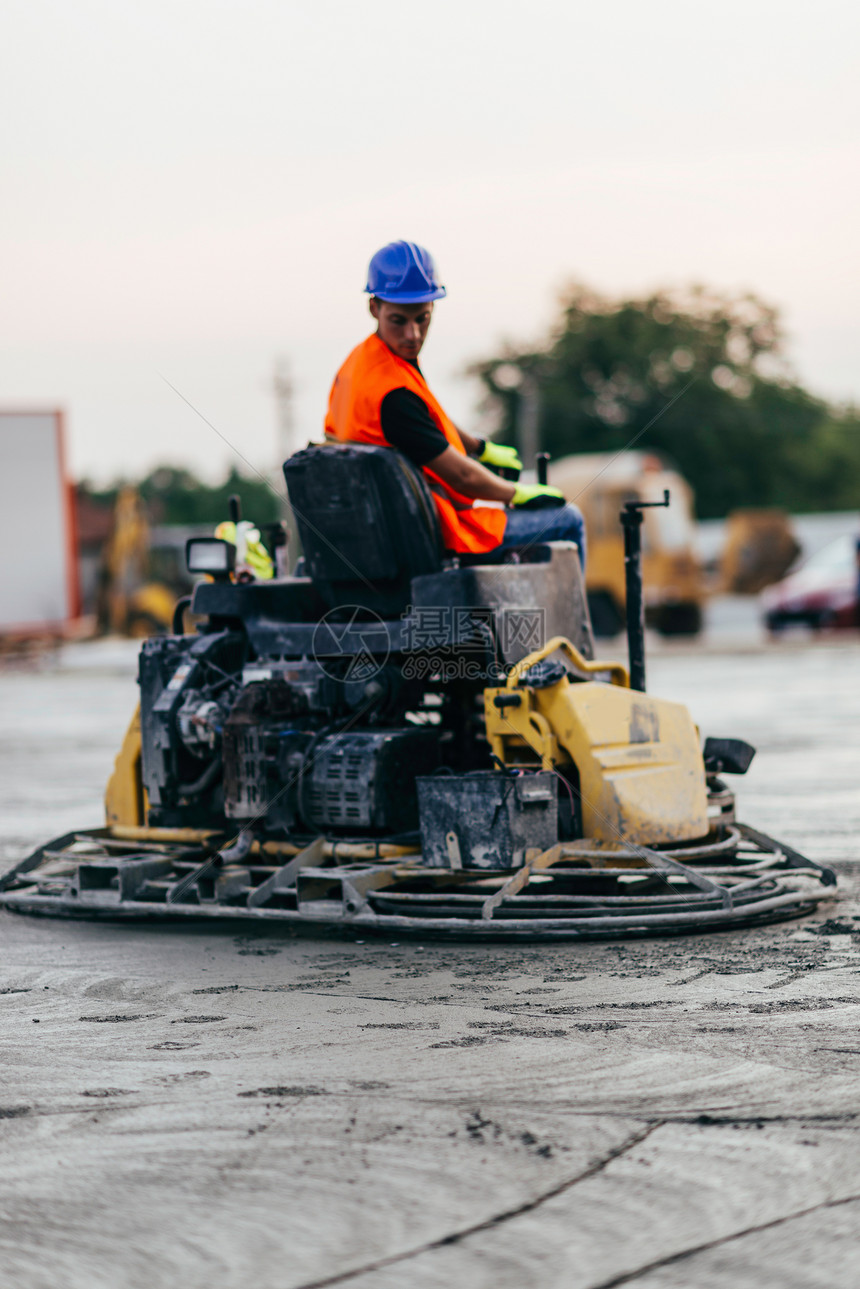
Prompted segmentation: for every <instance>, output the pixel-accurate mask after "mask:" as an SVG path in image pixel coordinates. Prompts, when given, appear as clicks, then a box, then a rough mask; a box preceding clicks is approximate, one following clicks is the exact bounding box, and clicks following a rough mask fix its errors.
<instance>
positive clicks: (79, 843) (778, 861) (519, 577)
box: [0, 445, 836, 939]
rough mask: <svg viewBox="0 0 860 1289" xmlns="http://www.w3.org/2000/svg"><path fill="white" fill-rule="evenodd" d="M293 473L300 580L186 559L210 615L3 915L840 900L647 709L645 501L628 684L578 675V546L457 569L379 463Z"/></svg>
mask: <svg viewBox="0 0 860 1289" xmlns="http://www.w3.org/2000/svg"><path fill="white" fill-rule="evenodd" d="M284 470H285V475H286V478H287V483H288V486H289V488H290V496H291V502H292V505H293V508H294V511H295V516H296V520H297V524H298V529H299V532H300V534H301V538H302V543H303V548H304V561H305V564H304V569H303V570H302V571H301V572H300V573H299V575H298V576H293V577H290V578H282V579H275V580H273V581H271V582H267V583H253V582H250V583H244V582H243V581H242V580H241V577H242V573H241V569H240V570H239V571H238V573H237V571H236V570H235V569H234V567H233V564H234V559H233V552H232V548H231V549H226V548H225V544H224V543H223V542H219V543H215V542H214V541H213V542H212V543H211V545H209V544H207V543H206V542H205V541H202V542H201V541H200V539H198V540H197V541H196V543H195V544H194V549H193V550H190V552H189V554H190V560H189V562H190V564H192V565H194V566H195V567H196V569H197V571H207V572H208V573H209V574H210V579H211V580H209V581H206V582H203V583H200V584H199V585H198V586H197V589H196V591H195V594H194V602H193V611H194V613H195V615H197V616H198V618H199V619H200V620H201V621H200V625H199V626H198V628H197V631H196V634H195V635H193V636H177V635H174V636H170V637H166V638H162V639H157V640H149V641H146V642H145V643H144V644H143V646H142V649H141V655H140V668H139V684H140V689H141V705H140V711H139V714H136V715H135V718H134V719H133V721H132V724H131V726H130V728H129V731H128V734H127V736H126V738H125V741H124V743H123V746H122V748H121V749H120V753H119V755H118V757H117V762H116V768H115V771H114V774H113V776H112V778H111V781H110V783H109V785H108V791H107V796H106V816H107V820H106V826H105V827H103V828H98V829H90V830H86V831H82V832H76V833H72V834H68V835H66V836H64V837H61V838H59V839H57V840H55V841H54V842H51V843H49V844H47V845H46V846H43V847H40V848H39V849H38V850H37V851H35V852H34V854H32V855H31V856H29V857H28V858H27V859H25V860H24V861H23V862H22V863H21V864H19V865H18V866H17V868H15V869H13V870H12V871H11V872H10V873H8V874H7V875H6V876H5V878H4V879H3V880H2V882H0V903H3V904H5V905H6V907H8V908H10V909H17V910H19V911H21V912H29V913H49V914H53V915H60V916H89V917H113V918H115V917H120V918H122V917H164V916H182V917H188V916H194V917H201V916H202V917H216V918H225V917H226V918H247V919H268V920H272V921H283V922H291V923H294V924H307V925H311V926H340V927H352V928H354V929H355V930H360V931H361V932H362V933H364V932H366V931H373V930H377V931H380V932H383V933H388V932H391V931H395V930H396V931H397V933H398V934H403V933H406V932H410V931H411V932H415V933H417V934H420V935H421V936H427V935H455V936H472V937H474V936H478V937H493V938H517V937H530V938H534V937H545V938H568V939H577V938H592V937H596V936H601V937H602V936H618V935H624V936H629V935H643V934H655V933H660V934H665V933H671V932H679V931H680V932H683V931H689V930H691V929H700V930H701V929H716V928H720V927H726V926H737V925H742V924H749V923H751V922H757V921H763V920H772V919H775V918H781V917H787V916H799V915H800V914H803V913H806V912H809V911H810V910H812V909H813V908H814V907H815V906H816V904H817V903H818V902H819V901H820V900H823V899H828V898H832V896H833V894H834V888H835V883H836V878H835V875H834V874H833V872H832V871H831V870H829V869H826V868H822V867H821V866H820V865H817V864H815V863H814V862H813V861H811V860H808V859H805V858H804V857H803V856H801V855H799V854H798V853H797V852H795V851H794V850H793V849H792V848H791V847H789V846H786V845H784V844H781V843H778V842H775V841H773V840H772V839H771V838H769V837H766V836H765V835H764V834H762V833H759V832H756V831H755V830H754V829H751V828H749V827H747V826H745V825H743V824H739V823H737V822H736V821H735V819H734V798H733V795H732V794H731V792H730V791H729V790H728V789H727V788H726V786H725V783H724V782H723V779H722V777H721V776H722V774H724V773H743V772H744V771H745V769H746V768H747V766H748V764H749V761H750V760H751V758H752V749H751V748H749V747H748V746H747V745H745V744H742V743H739V742H738V741H737V740H709V741H708V742H707V743H706V744H705V748H704V751H702V749H701V748H700V745H699V736H698V731H697V730H696V729H695V727H694V725H693V723H692V720H691V718H690V716H689V713H688V712H687V711H686V709H685V708H683V707H681V706H680V705H679V704H676V703H669V702H666V701H665V700H661V699H659V698H655V697H653V696H652V695H650V694H646V693H645V692H644V688H645V660H644V648H643V644H642V642H643V639H644V634H643V633H644V627H643V621H642V615H643V608H642V603H643V601H642V585H641V561H640V557H639V551H638V546H637V538H638V531H639V526H640V524H641V509H642V505H643V503H636V502H634V503H630V504H629V505H628V507H627V508H626V510H625V515H624V516H623V517H622V518H623V522H624V527H625V551H626V564H627V576H628V628H629V642H630V660H631V674H628V670H627V668H626V667H625V666H623V665H622V664H621V663H617V662H604V661H599V660H595V659H594V656H593V640H592V634H591V627H590V622H589V618H588V608H587V603H586V599H585V592H584V587H583V580H582V575H581V569H580V564H579V556H578V552H577V550H576V548H575V547H574V546H571V545H569V544H566V543H548V544H540V543H537V544H535V545H533V546H532V547H531V548H530V549H528V550H521V551H519V552H516V553H515V554H514V555H513V556H511V557H508V561H507V562H505V563H501V564H492V563H490V562H489V561H488V560H487V559H486V558H480V559H475V558H472V559H466V558H464V557H451V556H450V554H447V553H446V552H444V551H443V550H442V548H441V542H440V538H439V533H438V525H437V524H436V521H435V511H434V507H433V503H432V497H431V496H430V494H429V492H428V490H427V487H426V484H425V482H424V479H423V476H422V475H421V474H420V472H417V471H415V470H413V469H412V468H411V467H410V466H409V464H408V463H407V462H406V461H405V460H404V459H403V458H402V457H401V456H400V455H399V454H398V453H396V452H394V451H393V450H391V449H388V448H372V447H365V446H357V445H337V446H335V445H325V446H319V447H312V448H309V449H306V450H305V451H304V452H300V453H297V454H296V456H295V457H292V458H291V459H290V460H289V461H288V462H287V463H286V464H285V467H284ZM207 560H208V563H207ZM631 682H632V683H631Z"/></svg>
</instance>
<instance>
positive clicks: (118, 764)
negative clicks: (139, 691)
mask: <svg viewBox="0 0 860 1289" xmlns="http://www.w3.org/2000/svg"><path fill="white" fill-rule="evenodd" d="M145 822H146V791H145V789H144V786H143V780H142V777H141V738H140V706H139V705H138V707H137V709H136V710H135V713H134V716H132V718H131V723H130V724H129V727H128V729H127V730H126V732H125V738H124V739H123V741H122V746H121V748H120V750H119V752H118V753H117V756H116V759H115V761H114V765H113V773H112V774H111V776H110V778H109V779H108V782H107V788H106V789H105V823H106V824H107V826H108V828H114V827H122V826H126V827H134V826H140V825H142V824H144V823H145Z"/></svg>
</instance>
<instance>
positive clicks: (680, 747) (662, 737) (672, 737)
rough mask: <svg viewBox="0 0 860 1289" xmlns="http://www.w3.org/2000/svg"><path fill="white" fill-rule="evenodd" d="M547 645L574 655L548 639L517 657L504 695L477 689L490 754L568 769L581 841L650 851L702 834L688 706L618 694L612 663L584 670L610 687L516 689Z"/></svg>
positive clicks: (701, 793)
mask: <svg viewBox="0 0 860 1289" xmlns="http://www.w3.org/2000/svg"><path fill="white" fill-rule="evenodd" d="M556 647H561V648H565V651H566V652H568V653H570V654H576V651H575V650H574V649H573V648H572V646H570V645H568V642H567V641H551V642H550V645H549V646H547V648H546V649H543V650H541V651H540V654H539V655H537V654H533V655H531V656H530V658H527V659H524V661H523V663H521V664H520V666H519V667H518V668H517V672H516V673H515V674H512V675H511V677H510V678H509V680H508V684H507V686H505V688H502V689H486V690H485V691H484V705H485V712H486V720H487V737H488V739H489V741H490V747H491V749H492V751H493V753H494V754H495V755H496V756H497V757H499V758H500V760H502V761H503V762H504V763H505V764H506V765H510V766H515V765H529V766H532V767H534V765H535V764H536V763H537V762H539V763H540V764H541V767H542V768H543V769H545V770H552V769H559V770H561V771H562V772H564V769H565V766H569V765H570V764H571V763H572V764H573V765H574V766H575V767H576V770H577V772H578V776H579V790H580V796H581V801H582V823H583V832H584V834H585V836H586V837H588V838H592V839H594V840H596V841H601V842H606V843H610V844H612V845H615V846H617V845H618V844H619V843H623V842H627V843H638V844H639V845H643V846H653V845H659V844H666V843H671V842H679V841H689V840H692V839H694V838H700V837H704V836H705V835H706V834H707V832H708V803H707V789H706V779H705V767H704V763H703V760H702V753H701V750H700V748H699V737H698V732H697V730H696V727H695V725H694V724H693V721H692V718H691V716H690V714H689V712H688V711H687V709H686V708H685V707H683V706H682V705H681V704H680V703H672V702H667V701H666V700H664V699H660V698H652V697H651V696H650V695H648V694H642V693H639V692H638V691H636V690H632V689H629V688H627V686H626V684H625V683H624V682H625V679H626V677H625V675H624V669H623V668H622V667H621V666H620V665H619V664H609V663H604V664H596V663H591V664H589V665H588V668H587V670H588V671H595V670H597V669H598V668H599V667H601V666H602V667H604V668H606V669H607V670H612V671H613V672H614V673H615V675H616V677H617V676H619V675H620V676H621V680H620V683H618V680H617V679H616V683H615V684H611V685H610V684H606V683H605V682H601V681H590V680H584V681H577V680H570V679H569V678H568V677H567V676H564V677H563V678H562V679H560V680H558V681H557V682H556V683H555V684H551V685H548V686H546V687H544V688H532V687H530V686H529V685H527V684H518V683H517V680H518V676H519V675H522V674H523V672H524V671H525V670H526V668H527V667H528V666H531V665H533V664H534V662H536V661H538V660H539V657H546V656H547V655H548V654H549V653H550V652H552V651H553V649H554V648H556ZM579 662H580V663H581V662H582V659H579ZM517 699H518V700H519V702H517V701H516V700H517Z"/></svg>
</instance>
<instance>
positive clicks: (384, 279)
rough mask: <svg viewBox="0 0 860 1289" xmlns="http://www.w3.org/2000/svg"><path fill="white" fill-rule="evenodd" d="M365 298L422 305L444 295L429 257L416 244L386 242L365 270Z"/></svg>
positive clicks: (433, 264) (444, 292)
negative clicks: (366, 296) (370, 297)
mask: <svg viewBox="0 0 860 1289" xmlns="http://www.w3.org/2000/svg"><path fill="white" fill-rule="evenodd" d="M364 289H365V291H366V292H367V293H368V295H375V296H376V298H377V299H378V300H390V301H392V302H396V303H397V304H423V303H424V302H425V301H426V300H441V299H442V297H443V296H444V295H445V294H446V291H445V288H444V286H442V284H441V283H440V281H439V275H438V273H437V270H436V265H435V263H434V261H433V256H432V255H431V254H430V252H429V251H425V249H424V247H423V246H419V245H418V244H417V242H389V243H388V245H387V246H383V248H382V250H381V251H377V252H376V254H375V255H374V257H373V259H372V260H371V261H370V268H369V269H368V270H367V286H366V287H365V288H364Z"/></svg>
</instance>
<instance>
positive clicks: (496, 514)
mask: <svg viewBox="0 0 860 1289" xmlns="http://www.w3.org/2000/svg"><path fill="white" fill-rule="evenodd" d="M393 389H411V390H412V392H413V393H414V394H417V395H418V397H419V398H420V399H422V400H423V402H424V403H425V404H426V405H427V410H428V412H429V413H430V416H431V418H432V420H433V421H434V422H435V423H436V425H438V427H439V429H440V430H441V431H442V433H443V434H444V435H445V438H446V439H447V440H448V442H449V443H450V445H451V447H452V448H454V449H455V450H456V451H457V452H462V453H463V455H464V456H465V455H466V449H465V448H464V447H463V440H462V439H461V438H460V435H459V432H458V430H457V427H456V425H455V424H454V422H453V421H451V420H449V418H448V417H447V416H446V415H445V413H444V412H443V410H442V408H441V407H440V405H439V403H438V402H437V401H436V399H435V398H434V397H433V395H432V394H431V393H430V390H429V389H428V388H427V382H426V381H425V379H424V377H423V376H422V375H421V373H420V371H418V369H417V368H416V367H413V366H412V364H411V363H408V362H406V360H405V359H404V358H398V356H397V354H395V353H392V351H391V350H390V349H389V348H388V345H386V344H385V342H384V341H383V340H380V338H379V336H377V335H373V336H368V337H367V339H366V340H364V341H362V343H361V344H360V345H358V346H357V347H356V348H355V349H353V351H352V353H351V354H350V355H349V357H348V358H347V360H346V362H345V363H344V364H343V366H342V367H341V369H340V371H339V372H338V374H337V375H336V376H335V378H334V384H333V385H332V387H331V394H330V395H329V402H328V412H327V414H326V418H325V432H326V435H327V436H328V437H329V438H335V439H339V440H341V441H349V442H353V443H376V444H378V445H379V446H381V447H391V444H390V443H389V442H388V440H387V439H386V437H385V435H384V434H383V433H382V420H381V411H382V400H383V399H384V398H385V395H386V394H390V393H391V391H392V390H393ZM423 469H424V473H425V475H426V476H427V478H428V479H429V480H430V487H431V489H432V492H433V497H434V500H435V502H436V508H437V510H438V511H439V522H440V525H441V528H442V540H443V542H444V543H445V547H446V549H448V550H452V551H463V552H466V551H468V552H472V553H474V554H482V553H483V552H485V551H491V550H494V549H495V548H496V547H497V546H498V545H500V543H501V540H502V537H503V536H504V532H505V524H506V523H507V516H506V514H505V512H504V510H498V509H496V508H494V507H492V506H473V505H472V498H471V497H465V496H463V494H462V493H460V492H456V491H455V490H454V489H453V488H452V487H451V486H450V485H449V484H447V483H445V481H444V479H440V478H439V476H438V475H437V474H434V473H433V471H432V470H428V469H427V467H426V466H424V467H423Z"/></svg>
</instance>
